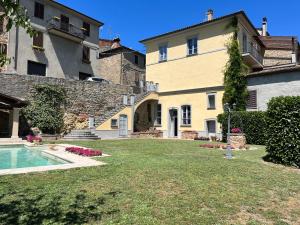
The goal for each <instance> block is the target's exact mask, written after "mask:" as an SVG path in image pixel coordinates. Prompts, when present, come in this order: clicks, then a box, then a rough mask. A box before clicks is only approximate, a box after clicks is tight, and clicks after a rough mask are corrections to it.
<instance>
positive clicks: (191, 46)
mask: <svg viewBox="0 0 300 225" xmlns="http://www.w3.org/2000/svg"><path fill="white" fill-rule="evenodd" d="M187 45H188V55H195V54H197V53H198V38H191V39H189V40H188V41H187Z"/></svg>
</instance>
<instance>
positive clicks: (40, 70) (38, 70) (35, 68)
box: [27, 61, 46, 76]
mask: <svg viewBox="0 0 300 225" xmlns="http://www.w3.org/2000/svg"><path fill="white" fill-rule="evenodd" d="M27 74H28V75H36V76H46V64H43V63H37V62H33V61H28V66H27Z"/></svg>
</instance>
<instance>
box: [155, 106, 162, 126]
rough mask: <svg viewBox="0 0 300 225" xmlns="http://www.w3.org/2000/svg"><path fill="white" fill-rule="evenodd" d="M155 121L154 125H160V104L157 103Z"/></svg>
mask: <svg viewBox="0 0 300 225" xmlns="http://www.w3.org/2000/svg"><path fill="white" fill-rule="evenodd" d="M155 123H156V125H161V104H158V105H157V110H156V121H155Z"/></svg>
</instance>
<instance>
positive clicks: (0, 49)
mask: <svg viewBox="0 0 300 225" xmlns="http://www.w3.org/2000/svg"><path fill="white" fill-rule="evenodd" d="M0 54H1V55H7V44H4V43H0Z"/></svg>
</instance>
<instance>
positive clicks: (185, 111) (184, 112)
mask: <svg viewBox="0 0 300 225" xmlns="http://www.w3.org/2000/svg"><path fill="white" fill-rule="evenodd" d="M191 121H192V120H191V106H190V105H184V106H182V107H181V124H182V125H183V126H190V125H191Z"/></svg>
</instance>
